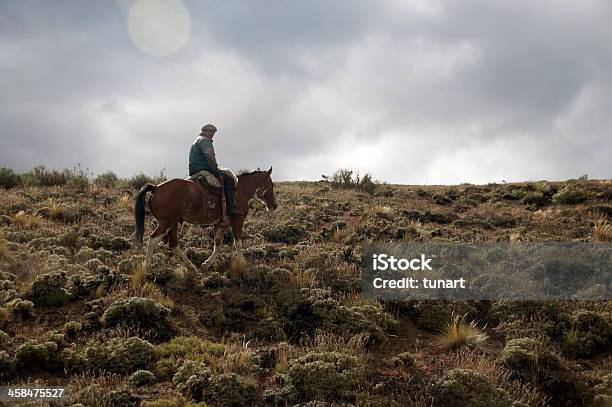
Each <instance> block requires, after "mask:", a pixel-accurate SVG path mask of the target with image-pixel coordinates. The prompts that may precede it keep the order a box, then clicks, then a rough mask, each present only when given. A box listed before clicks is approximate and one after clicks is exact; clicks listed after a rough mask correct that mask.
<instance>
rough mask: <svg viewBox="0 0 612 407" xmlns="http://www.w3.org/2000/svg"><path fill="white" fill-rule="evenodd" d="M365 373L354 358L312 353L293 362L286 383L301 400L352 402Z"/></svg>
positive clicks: (335, 354)
mask: <svg viewBox="0 0 612 407" xmlns="http://www.w3.org/2000/svg"><path fill="white" fill-rule="evenodd" d="M364 373H365V372H364V368H363V367H362V364H361V363H360V361H359V360H358V359H357V358H356V357H354V356H349V355H345V354H342V353H339V352H322V353H316V352H310V353H308V354H307V355H305V356H302V357H300V358H298V359H295V360H293V361H291V362H290V366H289V370H288V371H287V378H288V383H287V384H288V385H289V386H291V387H292V388H293V389H294V390H293V391H294V393H295V397H296V398H297V399H298V400H302V401H306V400H329V401H336V402H337V401H345V400H346V401H352V400H354V399H355V397H356V395H357V388H358V386H359V383H360V381H361V380H362V379H363V377H364Z"/></svg>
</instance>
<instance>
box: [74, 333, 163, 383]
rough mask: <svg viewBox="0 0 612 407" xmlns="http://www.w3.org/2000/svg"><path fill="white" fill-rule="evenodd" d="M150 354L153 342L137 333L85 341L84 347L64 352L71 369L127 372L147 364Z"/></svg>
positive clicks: (151, 355) (151, 354)
mask: <svg viewBox="0 0 612 407" xmlns="http://www.w3.org/2000/svg"><path fill="white" fill-rule="evenodd" d="M152 357H153V345H151V344H150V343H149V342H147V341H145V340H143V339H140V338H138V337H135V336H133V337H131V338H128V339H124V338H113V339H111V340H109V341H106V342H102V343H99V342H89V343H88V344H87V345H86V346H85V348H84V349H80V350H76V351H75V350H73V349H68V350H66V351H65V352H64V359H65V364H66V368H67V370H69V371H73V372H85V371H96V372H101V371H107V372H111V373H119V374H128V373H131V372H134V371H136V370H138V369H143V368H145V367H147V365H148V364H149V362H150V361H151V358H152Z"/></svg>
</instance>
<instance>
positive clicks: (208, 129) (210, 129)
mask: <svg viewBox="0 0 612 407" xmlns="http://www.w3.org/2000/svg"><path fill="white" fill-rule="evenodd" d="M202 131H203V132H205V133H214V132H216V131H217V128H216V127H215V126H213V125H212V124H207V125H206V126H204V127H202Z"/></svg>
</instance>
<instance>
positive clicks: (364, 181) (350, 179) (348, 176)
mask: <svg viewBox="0 0 612 407" xmlns="http://www.w3.org/2000/svg"><path fill="white" fill-rule="evenodd" d="M323 179H324V180H326V181H329V183H330V185H331V186H332V187H333V188H343V189H356V190H358V191H362V192H366V193H368V194H370V195H372V194H374V192H375V191H376V188H377V187H378V183H377V182H375V181H374V180H373V179H372V175H370V174H367V173H366V174H365V175H364V176H363V177H360V176H359V173H354V172H353V171H352V170H347V169H339V170H337V171H336V172H335V173H334V174H333V175H331V176H327V175H324V176H323Z"/></svg>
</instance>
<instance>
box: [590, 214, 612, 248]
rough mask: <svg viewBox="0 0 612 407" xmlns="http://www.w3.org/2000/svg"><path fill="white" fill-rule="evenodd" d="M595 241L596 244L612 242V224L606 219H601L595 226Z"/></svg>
mask: <svg viewBox="0 0 612 407" xmlns="http://www.w3.org/2000/svg"><path fill="white" fill-rule="evenodd" d="M593 239H594V240H595V241H596V242H612V224H610V223H608V221H607V220H605V219H599V220H597V221H596V222H595V226H593Z"/></svg>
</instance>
